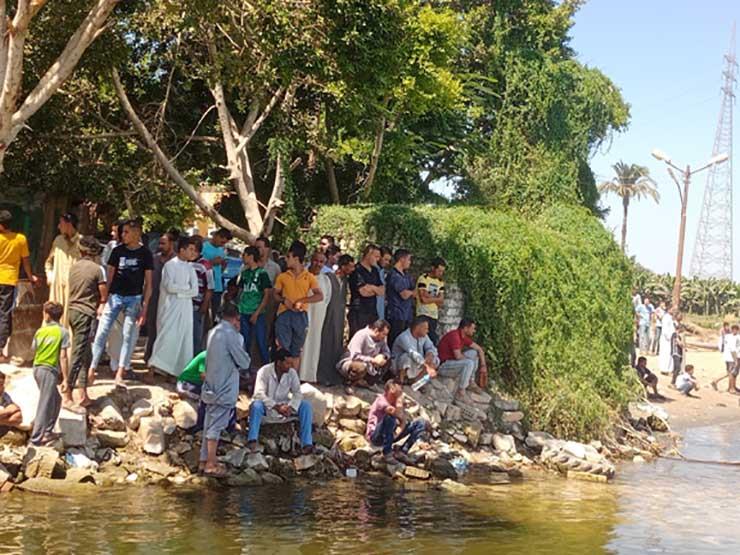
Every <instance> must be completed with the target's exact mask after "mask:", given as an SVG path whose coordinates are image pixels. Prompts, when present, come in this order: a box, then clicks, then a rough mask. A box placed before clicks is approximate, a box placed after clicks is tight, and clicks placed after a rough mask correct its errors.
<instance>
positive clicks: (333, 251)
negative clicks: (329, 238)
mask: <svg viewBox="0 0 740 555" xmlns="http://www.w3.org/2000/svg"><path fill="white" fill-rule="evenodd" d="M341 254H342V251H341V250H340V249H339V247H338V246H336V245H329V246H328V247H327V249H326V251H324V255H325V256H326V262H324V265H323V266H322V267H321V273H323V274H333V273H334V272H336V271H337V262H338V261H339V257H340V256H341Z"/></svg>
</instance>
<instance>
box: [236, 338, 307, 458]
mask: <svg viewBox="0 0 740 555" xmlns="http://www.w3.org/2000/svg"><path fill="white" fill-rule="evenodd" d="M297 362H298V361H297V360H296V358H295V357H292V356H290V353H289V352H288V351H286V350H285V349H279V350H278V351H277V352H276V353H275V362H273V363H272V364H266V365H265V366H263V367H262V368H260V369H259V371H258V372H257V382H256V384H255V386H254V396H253V397H252V404H251V405H250V407H249V434H248V435H247V447H248V448H249V449H250V450H251V451H256V450H257V440H258V439H259V435H260V425H261V424H262V419H263V418H264V417H265V416H271V417H278V416H282V417H285V418H287V417H289V416H297V417H298V427H299V436H300V438H301V448H302V449H303V454H304V455H307V454H309V453H311V451H313V438H312V436H311V421H312V420H313V414H312V411H311V403H309V402H308V401H306V400H305V399H303V395H302V394H301V380H300V379H299V378H298V372H296V371H295V367H296V365H297Z"/></svg>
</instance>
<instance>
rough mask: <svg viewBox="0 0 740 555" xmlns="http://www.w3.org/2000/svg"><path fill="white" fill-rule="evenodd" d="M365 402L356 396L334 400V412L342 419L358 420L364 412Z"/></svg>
mask: <svg viewBox="0 0 740 555" xmlns="http://www.w3.org/2000/svg"><path fill="white" fill-rule="evenodd" d="M362 405H363V400H362V399H360V398H359V397H355V396H354V395H343V396H341V397H335V398H334V412H336V413H337V415H338V416H339V417H340V418H356V417H357V416H359V415H360V413H361V412H362Z"/></svg>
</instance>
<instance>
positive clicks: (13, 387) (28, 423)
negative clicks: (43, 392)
mask: <svg viewBox="0 0 740 555" xmlns="http://www.w3.org/2000/svg"><path fill="white" fill-rule="evenodd" d="M6 391H7V393H8V395H10V397H11V398H12V399H13V403H15V404H16V405H18V407H19V408H20V409H21V416H22V417H23V420H22V422H21V425H20V426H19V428H20V429H21V430H23V431H26V432H28V431H30V430H31V429H32V428H33V421H34V419H35V418H36V409H37V408H38V404H39V386H38V385H36V380H35V379H34V378H33V376H32V375H31V374H27V375H25V376H13V378H12V379H11V380H10V381H9V383H8V386H7V388H6Z"/></svg>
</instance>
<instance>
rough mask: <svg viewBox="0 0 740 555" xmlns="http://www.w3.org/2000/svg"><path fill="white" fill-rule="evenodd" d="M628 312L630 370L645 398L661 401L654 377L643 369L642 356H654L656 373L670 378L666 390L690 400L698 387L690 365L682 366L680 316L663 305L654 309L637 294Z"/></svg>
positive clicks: (653, 374)
mask: <svg viewBox="0 0 740 555" xmlns="http://www.w3.org/2000/svg"><path fill="white" fill-rule="evenodd" d="M632 308H633V310H634V316H635V319H634V341H633V345H632V366H633V367H634V368H635V370H636V371H637V376H638V378H639V379H640V382H641V383H642V385H643V386H644V387H645V392H646V393H647V395H648V397H652V398H657V399H661V398H663V396H662V395H661V394H660V393H658V376H657V375H656V374H655V373H654V372H651V371H650V370H649V369H648V367H647V357H646V355H657V356H658V367H659V370H660V373H661V374H663V375H665V376H670V378H671V381H670V387H672V388H674V389H677V390H678V391H679V392H681V393H682V394H684V395H689V396H690V395H691V393H692V391H695V390H696V389H698V388H699V386H698V383H697V381H696V378H695V377H694V367H693V365H691V364H686V340H685V337H684V333H685V326H684V325H683V324H682V320H683V315H682V314H681V312H680V311H678V310H677V309H676V308H674V307H669V308H666V303H665V302H661V303H659V305H658V306H657V307H655V305H653V303H651V302H650V299H649V298H648V297H647V296H642V295H640V293H639V292H638V291H637V290H634V291H633V296H632ZM638 353H639V356H638Z"/></svg>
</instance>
